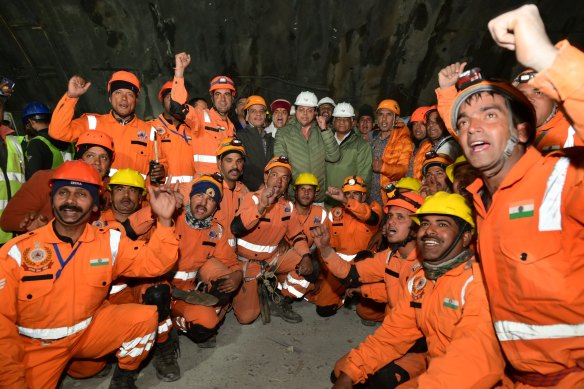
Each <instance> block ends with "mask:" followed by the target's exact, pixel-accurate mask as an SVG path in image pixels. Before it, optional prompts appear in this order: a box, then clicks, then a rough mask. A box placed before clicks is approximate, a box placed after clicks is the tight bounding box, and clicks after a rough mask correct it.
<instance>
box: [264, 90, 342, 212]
mask: <svg viewBox="0 0 584 389" xmlns="http://www.w3.org/2000/svg"><path fill="white" fill-rule="evenodd" d="M294 105H295V106H296V113H295V119H296V120H291V121H290V122H288V124H286V125H285V126H284V127H282V128H280V129H279V130H278V133H277V134H276V141H275V143H274V156H284V157H287V158H288V159H289V160H290V164H291V165H292V180H295V179H296V177H298V175H299V174H300V173H303V172H311V173H312V174H314V175H315V176H316V178H318V185H319V186H320V187H321V188H326V187H327V183H326V162H337V161H338V160H339V159H340V157H341V153H340V151H339V144H338V143H337V142H336V141H335V139H334V134H333V132H332V131H331V130H330V129H329V128H328V127H327V124H326V121H325V119H324V117H322V116H317V115H316V107H317V105H318V101H317V99H316V95H315V94H314V93H312V92H306V91H305V92H300V93H299V94H298V96H297V97H296V101H295V102H294ZM315 118H316V120H315ZM288 195H289V196H290V197H294V193H293V189H292V188H290V189H289V191H288ZM324 199H325V195H324V191H321V192H319V193H317V195H316V202H317V203H319V204H321V203H323V202H324Z"/></svg>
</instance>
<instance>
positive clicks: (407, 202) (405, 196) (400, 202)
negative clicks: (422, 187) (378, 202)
mask: <svg viewBox="0 0 584 389" xmlns="http://www.w3.org/2000/svg"><path fill="white" fill-rule="evenodd" d="M423 203H424V198H423V197H422V196H420V195H419V194H417V193H416V192H405V193H400V192H399V191H397V193H396V195H395V196H394V197H393V198H391V199H389V201H388V202H387V203H386V204H385V207H384V210H385V213H388V212H389V207H392V206H396V207H401V208H403V209H407V210H408V211H410V212H416V211H417V210H418V209H419V208H420V207H421V206H422V204H423Z"/></svg>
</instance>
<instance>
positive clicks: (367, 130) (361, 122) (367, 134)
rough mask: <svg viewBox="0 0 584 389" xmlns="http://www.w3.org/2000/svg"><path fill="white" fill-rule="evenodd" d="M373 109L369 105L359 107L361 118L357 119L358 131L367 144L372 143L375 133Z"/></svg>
mask: <svg viewBox="0 0 584 389" xmlns="http://www.w3.org/2000/svg"><path fill="white" fill-rule="evenodd" d="M373 117H374V112H373V107H371V106H370V105H368V104H363V105H362V106H361V107H359V118H358V119H357V129H358V130H359V134H360V135H361V137H362V138H363V140H365V141H366V142H367V143H371V141H372V140H373V136H374V131H373V129H374V128H373Z"/></svg>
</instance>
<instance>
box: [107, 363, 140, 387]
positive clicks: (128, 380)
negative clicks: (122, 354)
mask: <svg viewBox="0 0 584 389" xmlns="http://www.w3.org/2000/svg"><path fill="white" fill-rule="evenodd" d="M137 377H138V370H124V369H122V368H120V366H118V365H116V368H115V369H114V375H113V377H112V380H111V381H110V385H109V389H138V387H137V386H136V378H137Z"/></svg>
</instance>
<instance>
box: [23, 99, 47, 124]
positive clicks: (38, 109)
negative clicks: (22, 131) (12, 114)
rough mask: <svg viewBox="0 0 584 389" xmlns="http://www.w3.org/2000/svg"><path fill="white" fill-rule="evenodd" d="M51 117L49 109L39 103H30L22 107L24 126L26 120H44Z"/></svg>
mask: <svg viewBox="0 0 584 389" xmlns="http://www.w3.org/2000/svg"><path fill="white" fill-rule="evenodd" d="M50 117H51V110H50V109H49V107H47V106H46V105H44V104H43V103H41V102H39V101H31V102H30V103H28V104H26V105H25V106H24V110H23V111H22V122H23V123H24V124H26V121H27V120H28V119H45V120H48V119H49V118H50Z"/></svg>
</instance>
